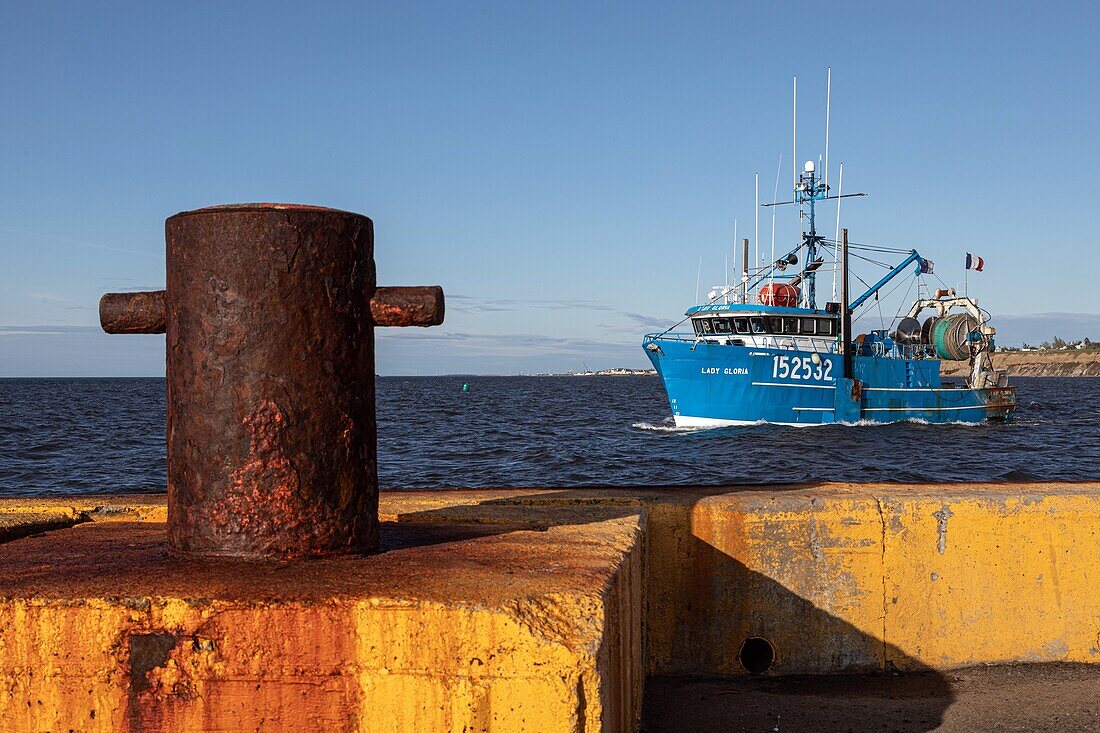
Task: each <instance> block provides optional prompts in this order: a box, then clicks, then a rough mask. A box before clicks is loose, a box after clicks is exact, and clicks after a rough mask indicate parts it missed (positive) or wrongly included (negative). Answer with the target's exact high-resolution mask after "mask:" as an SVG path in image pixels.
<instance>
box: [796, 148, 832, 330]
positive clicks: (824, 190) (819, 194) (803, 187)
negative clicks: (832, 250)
mask: <svg viewBox="0 0 1100 733" xmlns="http://www.w3.org/2000/svg"><path fill="white" fill-rule="evenodd" d="M794 193H795V200H796V201H797V202H798V208H799V216H800V217H801V216H802V215H804V214H805V213H806V205H807V204H809V218H810V231H808V232H804V233H803V234H802V244H803V246H804V247H805V248H806V256H805V258H804V259H803V260H802V281H803V282H804V283H806V297H805V298H804V300H805V307H807V308H817V291H816V287H815V286H816V280H817V276H816V274H815V270H816V269H817V266H815V265H814V263H815V262H817V246H818V245H819V244H824V242H825V240H824V238H822V237H820V236H819V235H818V233H817V210H816V203H817V202H818V201H822V200H824V199H825V198H826V197H827V196H828V195H829V187H828V186H827V185H826V184H825V181H823V180H819V179H818V178H817V173H816V171H815V170H814V162H813V161H812V160H807V161H806V165H805V167H804V168H803V171H802V175H801V176H799V178H798V185H796V186H795V189H794Z"/></svg>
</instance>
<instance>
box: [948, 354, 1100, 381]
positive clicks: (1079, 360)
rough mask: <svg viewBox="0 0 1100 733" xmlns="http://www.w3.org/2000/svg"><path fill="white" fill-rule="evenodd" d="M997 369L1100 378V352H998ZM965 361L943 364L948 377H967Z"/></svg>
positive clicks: (1022, 374)
mask: <svg viewBox="0 0 1100 733" xmlns="http://www.w3.org/2000/svg"><path fill="white" fill-rule="evenodd" d="M993 367H994V368H996V369H1003V370H1005V371H1007V372H1008V374H1009V376H1012V377H1100V351H998V352H996V353H994V354H993ZM969 370H970V366H969V365H968V364H967V363H966V362H965V361H943V362H940V373H941V374H942V375H943V376H945V377H961V376H965V375H966V374H967V372H968V371H969Z"/></svg>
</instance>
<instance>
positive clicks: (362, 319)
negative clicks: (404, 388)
mask: <svg viewBox="0 0 1100 733" xmlns="http://www.w3.org/2000/svg"><path fill="white" fill-rule="evenodd" d="M165 233H166V239H167V248H168V251H167V263H168V278H167V289H166V291H161V292H160V293H137V294H136V293H128V294H108V295H106V296H104V298H103V300H102V301H101V304H100V305H101V307H100V312H101V317H102V324H103V327H104V330H107V331H108V332H113V333H119V332H121V333H137V332H143V333H156V332H158V331H164V330H166V331H167V385H168V533H169V540H170V543H171V546H172V548H173V549H175V550H176V551H178V552H181V553H184V554H188V555H196V556H234V557H274V558H294V557H305V556H321V555H331V554H340V553H358V552H369V551H372V550H374V549H376V548H377V545H378V478H377V468H376V463H375V460H376V452H377V451H376V429H375V414H374V329H373V326H375V325H403V326H408V325H421V326H427V325H435V324H438V323H440V322H442V320H443V291H442V290H441V289H440V288H438V287H426V288H376V283H375V268H374V228H373V224H372V222H371V220H370V219H368V218H367V217H365V216H361V215H359V214H353V213H349V212H345V211H336V210H333V209H325V208H319V207H311V206H289V205H276V204H244V205H234V206H220V207H212V208H207V209H199V210H196V211H188V212H183V213H181V214H177V215H175V216H173V217H171V218H170V219H168V221H167V222H166V225H165ZM158 297H159V298H160V299H161V302H163V303H164V306H163V308H162V316H163V317H162V318H161V320H160V321H159V323H158V320H157V318H156V310H157V309H156V306H155V303H156V301H157V298H158ZM160 324H163V325H160Z"/></svg>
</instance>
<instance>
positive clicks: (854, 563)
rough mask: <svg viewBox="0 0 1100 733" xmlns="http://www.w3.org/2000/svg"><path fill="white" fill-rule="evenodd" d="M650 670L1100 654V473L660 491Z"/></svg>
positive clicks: (938, 664)
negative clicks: (741, 654)
mask: <svg viewBox="0 0 1100 733" xmlns="http://www.w3.org/2000/svg"><path fill="white" fill-rule="evenodd" d="M643 503H644V504H645V506H646V508H647V519H648V525H649V548H650V552H649V555H648V563H647V568H646V589H647V600H648V613H647V617H646V618H647V629H646V630H647V634H648V650H649V653H648V667H647V670H648V672H649V673H704V674H715V673H717V674H736V673H740V672H741V671H742V670H741V668H740V665H739V663H738V661H737V653H738V651H739V649H740V646H741V643H742V641H743V640H744V639H745V638H747V637H748V636H753V635H759V636H763V637H765V638H767V639H769V640H770V641H771V642H772V643H773V644H774V646H775V647H776V652H777V663H776V666H775V668H774V671H776V672H779V673H798V672H835V671H858V670H874V669H890V668H898V669H921V668H935V669H950V668H953V667H961V666H968V665H974V664H985V663H998V662H1015V661H1021V662H1022V661H1027V662H1044V661H1079V662H1100V485H1097V484H1045V485H1032V486H1029V485H1007V486H1006V485H1002V486H991V485H955V486H952V485H947V486H896V485H882V486H854V485H823V486H815V487H813V488H806V487H790V488H786V489H781V490H775V489H767V490H743V491H732V492H726V491H718V492H699V493H697V494H695V495H690V496H685V495H679V496H675V497H669V496H667V495H657V496H654V495H652V494H644V495H643Z"/></svg>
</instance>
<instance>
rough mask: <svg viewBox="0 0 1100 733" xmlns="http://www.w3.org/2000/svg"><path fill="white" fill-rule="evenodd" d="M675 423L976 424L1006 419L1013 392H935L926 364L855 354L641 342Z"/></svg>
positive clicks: (931, 368) (934, 369) (936, 379)
mask: <svg viewBox="0 0 1100 733" xmlns="http://www.w3.org/2000/svg"><path fill="white" fill-rule="evenodd" d="M645 346H646V353H647V355H648V356H649V358H650V360H651V361H652V362H653V366H654V368H655V369H656V370H657V372H658V374H660V376H661V378H662V379H663V381H664V385H665V391H666V392H667V394H668V399H669V406H670V408H671V409H672V415H673V418H674V419H675V421H676V424H677V425H678V426H686V427H710V426H719V425H746V424H753V423H760V422H766V423H778V424H782V425H822V424H831V423H837V422H843V423H853V422H860V421H867V422H881V423H887V422H900V421H904V420H920V421H924V422H929V423H952V422H962V423H976V422H983V421H986V420H991V419H992V420H998V419H1004V418H1007V417H1008V416H1009V415H1010V414H1011V412H1012V410H1013V409H1014V408H1015V404H1016V398H1015V389H1014V388H1013V387H996V388H991V389H968V388H960V387H951V386H947V387H945V386H944V385H943V384H942V383H941V381H940V375H939V367H940V363H939V361H938V360H935V359H893V358H883V357H874V356H856V357H854V359H853V376H854V379H855V383H853V382H852V381H850V380H844V379H843V378H842V377H841V374H842V368H843V367H842V361H841V357H840V355H839V354H832V353H819V352H811V351H801V350H797V349H774V348H761V347H756V346H738V345H729V344H722V343H716V342H712V341H693V340H691V339H679V338H676V339H668V338H655V337H647V339H646V341H645Z"/></svg>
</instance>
